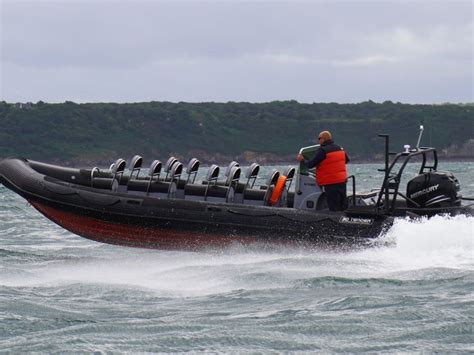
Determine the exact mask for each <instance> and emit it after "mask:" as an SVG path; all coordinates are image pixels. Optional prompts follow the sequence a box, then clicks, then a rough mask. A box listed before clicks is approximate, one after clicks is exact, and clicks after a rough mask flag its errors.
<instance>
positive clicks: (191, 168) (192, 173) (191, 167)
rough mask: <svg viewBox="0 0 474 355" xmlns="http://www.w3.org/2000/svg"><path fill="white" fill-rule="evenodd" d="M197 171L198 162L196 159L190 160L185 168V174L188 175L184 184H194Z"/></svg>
mask: <svg viewBox="0 0 474 355" xmlns="http://www.w3.org/2000/svg"><path fill="white" fill-rule="evenodd" d="M198 170H199V160H197V159H196V158H192V159H191V160H190V161H189V163H188V167H187V168H186V173H187V174H188V179H187V180H186V184H188V183H191V184H194V181H195V180H196V175H197V172H198Z"/></svg>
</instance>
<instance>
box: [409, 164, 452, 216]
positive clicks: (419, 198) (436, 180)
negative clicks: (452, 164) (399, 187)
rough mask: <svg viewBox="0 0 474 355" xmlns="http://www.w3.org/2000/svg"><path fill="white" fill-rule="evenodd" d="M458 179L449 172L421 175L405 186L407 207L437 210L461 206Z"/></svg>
mask: <svg viewBox="0 0 474 355" xmlns="http://www.w3.org/2000/svg"><path fill="white" fill-rule="evenodd" d="M459 191H460V185H459V181H458V179H456V178H455V177H454V175H453V174H452V173H450V172H447V171H446V172H444V171H431V172H428V173H423V174H420V175H418V176H416V177H415V178H413V179H412V180H410V181H409V182H408V184H407V196H408V197H409V198H410V199H411V200H412V201H414V202H416V203H417V204H418V205H419V206H416V205H415V204H414V203H413V202H411V201H410V200H408V201H407V205H408V207H420V208H424V207H426V208H439V207H452V206H460V205H461V195H460V194H459Z"/></svg>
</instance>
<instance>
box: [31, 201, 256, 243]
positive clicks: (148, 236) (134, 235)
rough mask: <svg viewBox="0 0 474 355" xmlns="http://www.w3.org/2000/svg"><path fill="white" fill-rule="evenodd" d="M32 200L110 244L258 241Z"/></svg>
mask: <svg viewBox="0 0 474 355" xmlns="http://www.w3.org/2000/svg"><path fill="white" fill-rule="evenodd" d="M30 203H31V205H32V206H33V207H35V208H36V209H37V210H38V211H39V212H41V213H42V214H43V215H44V216H46V217H47V218H48V219H50V220H51V221H53V222H54V223H56V224H58V225H60V226H61V227H63V228H65V229H67V230H68V231H70V232H72V233H74V234H77V235H79V236H82V237H85V238H87V239H91V240H94V241H98V242H103V243H108V244H118V245H126V246H135V247H142V248H153V249H180V250H197V249H203V248H206V247H218V248H222V247H226V246H229V245H231V244H232V243H235V242H238V243H243V244H248V243H255V242H258V240H257V239H256V238H250V237H249V238H247V237H234V236H232V237H231V236H224V235H216V234H202V233H196V232H192V231H176V230H168V229H159V228H144V227H140V226H131V225H126V224H118V223H112V222H108V221H103V220H99V219H94V218H90V217H86V216H83V215H78V214H74V213H71V212H65V211H61V210H58V209H56V208H53V207H50V206H47V205H44V204H42V203H38V202H32V201H30Z"/></svg>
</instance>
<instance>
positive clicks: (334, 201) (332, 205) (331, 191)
mask: <svg viewBox="0 0 474 355" xmlns="http://www.w3.org/2000/svg"><path fill="white" fill-rule="evenodd" d="M324 192H325V193H326V201H327V202H328V207H329V210H330V211H344V210H345V209H346V196H347V191H346V183H342V184H332V185H325V186H324Z"/></svg>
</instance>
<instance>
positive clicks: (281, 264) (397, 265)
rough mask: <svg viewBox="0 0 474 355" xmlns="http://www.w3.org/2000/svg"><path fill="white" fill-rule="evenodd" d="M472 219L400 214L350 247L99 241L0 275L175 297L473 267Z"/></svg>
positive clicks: (14, 281)
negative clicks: (367, 242)
mask: <svg viewBox="0 0 474 355" xmlns="http://www.w3.org/2000/svg"><path fill="white" fill-rule="evenodd" d="M473 226H474V218H472V217H465V216H457V217H443V216H439V217H434V218H431V219H429V220H421V221H409V220H404V219H399V220H396V222H395V224H394V226H393V227H392V228H391V229H390V230H389V231H388V233H387V234H386V235H385V236H383V237H382V240H383V241H384V242H385V243H384V244H382V246H379V247H374V248H371V249H364V250H358V251H349V252H334V251H333V252H331V251H317V250H311V251H309V250H301V249H298V250H295V249H280V250H277V251H271V252H268V251H267V252H265V251H248V250H246V249H244V248H241V247H236V248H232V249H228V250H225V251H219V252H212V253H189V252H165V251H150V250H140V249H132V248H121V247H113V246H105V245H103V246H100V247H97V248H91V249H88V250H84V249H81V250H83V251H84V253H85V254H84V255H77V256H75V258H74V259H72V260H71V259H68V258H67V256H64V259H60V258H58V259H56V260H55V261H53V262H51V263H47V264H40V265H25V267H24V271H26V273H21V274H17V275H15V276H12V277H9V278H8V279H7V280H1V281H0V284H3V285H5V286H45V287H54V286H57V285H65V284H66V285H68V284H75V283H81V284H99V285H120V286H123V287H133V288H141V289H146V290H149V291H152V292H157V293H158V294H160V295H163V296H177V297H181V296H196V295H208V294H219V293H226V292H232V291H236V290H258V289H268V288H275V289H276V288H282V287H293V285H295V284H296V283H297V282H299V280H306V279H311V278H317V277H326V276H334V277H344V278H355V279H358V278H374V277H382V278H385V277H386V278H403V279H407V278H408V279H417V278H420V277H421V278H423V277H425V276H426V270H428V272H429V270H434V269H437V270H439V269H441V270H443V269H447V270H453V269H455V270H461V271H472V270H474V260H473V250H474V246H473ZM76 250H79V249H76ZM60 252H61V251H60ZM60 252H59V253H60ZM63 252H67V251H66V249H65V250H64V251H63ZM77 257H79V258H80V259H77ZM423 273H425V276H423ZM394 275H396V276H394ZM430 277H432V276H430ZM440 277H443V275H441V276H440Z"/></svg>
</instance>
